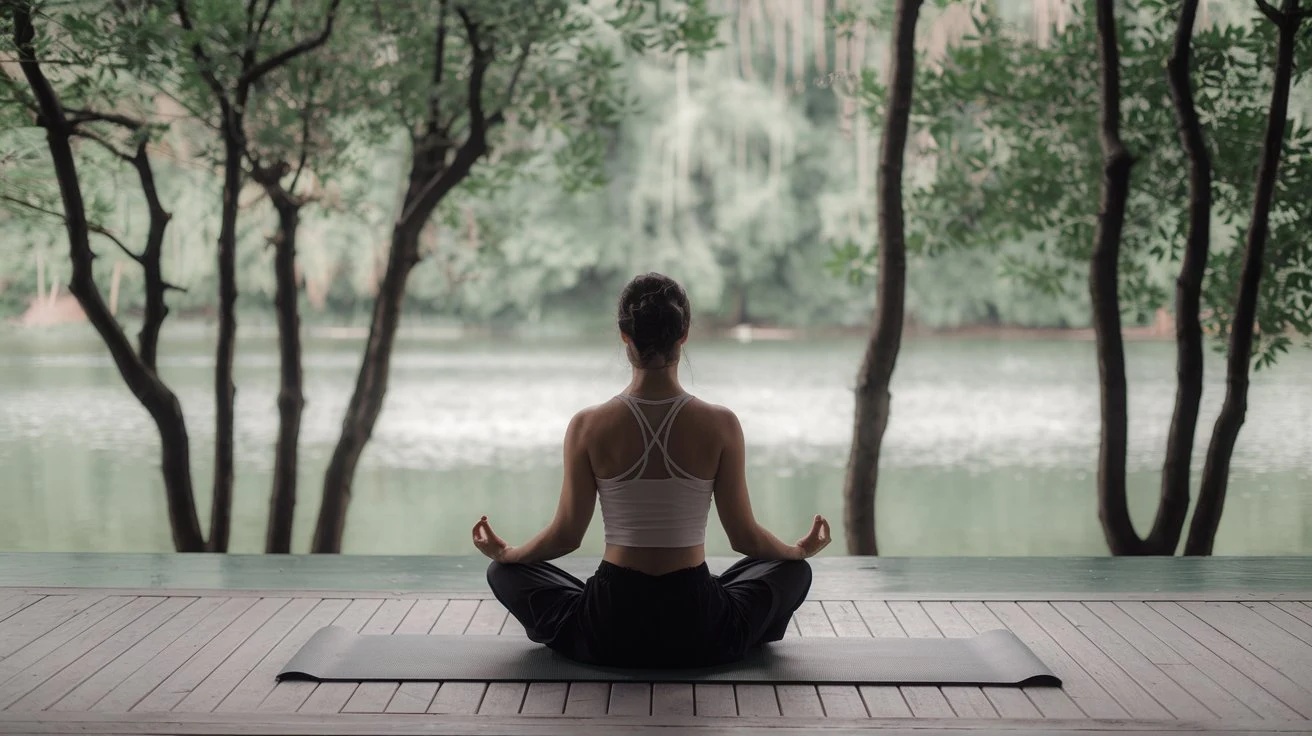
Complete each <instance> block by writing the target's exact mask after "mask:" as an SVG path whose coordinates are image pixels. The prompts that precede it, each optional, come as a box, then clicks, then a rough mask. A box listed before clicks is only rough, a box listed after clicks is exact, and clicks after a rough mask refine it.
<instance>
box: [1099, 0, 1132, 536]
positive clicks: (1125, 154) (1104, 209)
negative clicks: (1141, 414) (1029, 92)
mask: <svg viewBox="0 0 1312 736" xmlns="http://www.w3.org/2000/svg"><path fill="white" fill-rule="evenodd" d="M1097 29H1098V65H1099V72H1100V75H1099V91H1100V97H1101V99H1100V101H1099V105H1098V110H1099V128H1100V130H1099V136H1098V141H1099V144H1100V145H1101V147H1102V159H1103V163H1102V201H1101V204H1100V205H1099V212H1098V225H1097V229H1096V231H1095V233H1094V246H1093V258H1092V262H1091V263H1090V264H1089V301H1090V302H1091V303H1092V305H1093V333H1094V336H1095V339H1096V341H1097V352H1098V391H1099V396H1100V399H1101V402H1100V403H1101V413H1102V421H1101V422H1100V425H1101V428H1102V439H1101V441H1100V442H1099V443H1098V516H1099V517H1100V518H1101V519H1102V525H1103V529H1104V531H1105V533H1106V535H1107V539H1108V542H1109V544H1110V545H1111V548H1112V554H1126V553H1127V552H1130V551H1132V550H1133V549H1134V548H1133V547H1131V546H1129V545H1126V544H1125V543H1124V540H1125V537H1126V533H1127V531H1128V534H1129V536H1131V537H1134V534H1135V532H1134V525H1133V523H1132V522H1131V521H1130V509H1129V506H1128V505H1127V503H1126V498H1125V451H1126V442H1127V435H1128V433H1129V426H1128V425H1129V417H1128V411H1127V409H1126V402H1127V397H1126V387H1125V345H1124V343H1123V342H1122V338H1121V302H1120V295H1119V293H1118V290H1119V288H1120V282H1119V279H1118V278H1117V272H1118V268H1119V266H1120V255H1121V232H1122V230H1123V228H1124V225H1125V207H1126V201H1127V200H1128V199H1129V198H1130V167H1131V166H1132V164H1133V159H1132V158H1131V157H1130V152H1129V151H1128V150H1127V149H1126V147H1125V144H1124V143H1123V142H1122V141H1121V133H1120V127H1121V78H1120V66H1121V62H1120V49H1119V40H1118V38H1117V34H1116V17H1115V13H1114V11H1113V9H1112V0H1098V2H1097ZM1134 538H1135V539H1136V541H1137V537H1134Z"/></svg>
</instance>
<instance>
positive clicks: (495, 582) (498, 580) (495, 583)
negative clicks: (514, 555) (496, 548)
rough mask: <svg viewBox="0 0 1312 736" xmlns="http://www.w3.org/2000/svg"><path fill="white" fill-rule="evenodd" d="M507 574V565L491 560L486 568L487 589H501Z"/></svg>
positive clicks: (508, 568)
mask: <svg viewBox="0 0 1312 736" xmlns="http://www.w3.org/2000/svg"><path fill="white" fill-rule="evenodd" d="M509 573H510V566H509V565H506V564H504V563H501V562H497V561H496V560H493V561H492V563H491V564H489V565H488V566H487V584H488V587H490V588H492V590H497V589H499V588H501V587H502V584H503V583H504V582H505V581H506V577H507V576H508V575H509Z"/></svg>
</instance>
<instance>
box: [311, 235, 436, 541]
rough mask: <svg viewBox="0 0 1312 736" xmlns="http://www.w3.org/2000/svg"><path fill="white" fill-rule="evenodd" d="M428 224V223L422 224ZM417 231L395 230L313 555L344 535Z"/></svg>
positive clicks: (383, 386)
mask: <svg viewBox="0 0 1312 736" xmlns="http://www.w3.org/2000/svg"><path fill="white" fill-rule="evenodd" d="M425 219H426V218H425ZM420 229H421V228H419V227H414V226H410V227H406V228H401V227H398V228H395V229H394V230H393V231H392V245H391V248H390V250H389V253H388V259H387V269H386V271H384V273H383V279H382V282H381V284H380V285H379V289H378V298H377V299H376V300H375V301H374V313H373V320H372V322H371V323H370V327H369V341H368V343H367V344H366V346H365V352H364V361H363V363H362V365H361V366H360V373H359V375H358V377H357V379H356V383H355V392H354V393H353V394H352V395H351V402H350V404H349V406H348V407H347V409H346V417H345V418H344V419H343V420H342V434H341V437H340V438H339V439H338V441H337V446H336V448H335V449H334V450H333V455H332V459H331V460H330V461H329V463H328V470H327V472H326V474H325V475H324V492H323V505H322V506H321V507H320V509H319V521H318V524H317V526H316V527H315V531H314V542H313V548H312V549H313V551H314V552H341V551H342V536H343V533H344V531H345V529H346V509H347V506H348V505H349V504H350V499H351V483H352V480H353V479H354V477H355V468H356V466H357V465H358V464H359V461H360V454H361V453H362V452H363V451H364V447H365V444H366V443H368V441H369V438H370V436H371V435H372V434H373V429H374V425H375V423H376V422H377V421H378V415H379V413H380V412H381V411H382V408H383V398H384V397H385V396H386V394H387V380H388V374H389V372H390V367H391V361H392V347H393V345H394V344H395V342H396V330H397V327H398V326H399V325H400V322H401V305H402V303H403V302H404V301H405V285H406V280H407V278H408V277H409V275H410V270H411V269H412V268H414V266H415V264H416V263H418V262H419V252H418V251H419V233H420Z"/></svg>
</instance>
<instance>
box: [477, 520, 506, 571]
mask: <svg viewBox="0 0 1312 736" xmlns="http://www.w3.org/2000/svg"><path fill="white" fill-rule="evenodd" d="M474 546H475V547H477V548H478V551H479V552H482V553H483V554H484V555H486V556H487V557H488V559H490V560H493V561H495V562H510V552H511V550H513V549H514V547H511V546H510V545H508V544H506V542H505V540H504V539H502V538H501V537H498V536H497V533H496V532H494V531H492V526H491V525H490V524H488V523H487V517H486V516H484V517H483V518H481V519H479V520H478V523H477V524H475V525H474Z"/></svg>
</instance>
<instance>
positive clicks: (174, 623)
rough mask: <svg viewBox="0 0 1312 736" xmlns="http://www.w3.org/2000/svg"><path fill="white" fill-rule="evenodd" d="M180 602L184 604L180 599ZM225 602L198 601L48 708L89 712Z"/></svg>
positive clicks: (204, 599)
mask: <svg viewBox="0 0 1312 736" xmlns="http://www.w3.org/2000/svg"><path fill="white" fill-rule="evenodd" d="M180 600H188V599H186V598H182V599H180ZM227 602H228V599H226V598H200V599H197V600H195V601H194V602H193V603H191V604H190V605H188V606H187V607H186V608H184V609H183V610H182V611H181V612H180V613H178V614H177V615H175V616H173V617H172V618H170V619H168V620H167V621H165V622H164V624H163V625H161V626H160V627H159V628H157V629H155V630H154V631H152V632H150V633H149V634H147V635H146V637H145V638H143V639H142V640H141V641H139V642H137V643H136V644H133V645H132V646H130V647H128V649H127V651H125V652H123V653H122V654H119V655H118V656H117V657H115V658H114V659H113V660H112V661H110V662H109V663H108V664H106V665H104V666H103V667H101V668H100V669H99V670H97V671H96V672H95V673H94V674H92V675H91V676H89V677H87V678H86V679H85V680H83V681H82V682H81V683H80V684H79V685H77V686H76V687H74V688H73V689H72V691H70V692H69V693H68V694H67V695H65V696H64V697H62V698H60V700H59V701H57V702H56V703H54V704H53V705H51V706H50V710H55V711H85V710H90V709H91V708H92V706H94V705H95V704H96V703H97V702H99V701H100V700H101V699H102V698H104V697H105V696H106V695H108V694H109V692H110V691H112V690H113V689H114V688H116V687H118V686H119V685H120V684H121V683H123V682H124V681H125V680H127V679H128V678H129V677H131V676H132V675H134V674H135V673H136V672H137V671H138V670H140V669H141V668H142V667H144V666H145V665H146V664H147V663H148V662H150V661H151V660H153V659H154V658H155V657H156V656H158V655H159V654H160V653H161V652H163V651H164V650H165V649H166V648H168V646H169V645H171V644H172V643H173V642H175V641H177V640H178V639H179V638H180V637H181V636H183V634H185V633H186V632H188V631H190V630H191V629H192V628H193V627H194V626H196V625H197V624H199V623H200V622H202V621H204V620H205V619H206V617H208V616H209V615H210V614H211V613H213V612H214V611H215V610H217V609H218V608H219V607H220V606H221V605H222V604H224V603H227Z"/></svg>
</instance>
